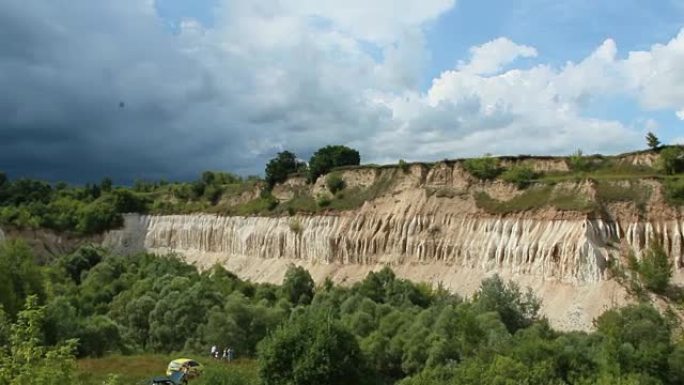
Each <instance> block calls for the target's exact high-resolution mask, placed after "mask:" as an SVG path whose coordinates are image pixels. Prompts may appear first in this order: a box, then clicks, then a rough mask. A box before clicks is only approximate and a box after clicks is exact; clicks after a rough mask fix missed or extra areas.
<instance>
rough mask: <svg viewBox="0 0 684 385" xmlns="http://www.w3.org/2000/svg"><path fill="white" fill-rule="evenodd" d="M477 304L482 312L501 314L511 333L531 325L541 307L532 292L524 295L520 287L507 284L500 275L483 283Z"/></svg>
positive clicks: (476, 298)
mask: <svg viewBox="0 0 684 385" xmlns="http://www.w3.org/2000/svg"><path fill="white" fill-rule="evenodd" d="M475 303H476V305H477V306H478V307H479V308H480V309H481V310H482V311H495V312H497V313H499V316H500V317H501V321H502V322H503V323H504V324H505V325H506V328H507V329H508V331H509V332H511V333H514V332H515V331H517V330H519V329H522V328H525V327H527V326H529V325H531V324H532V322H533V321H534V320H536V319H537V314H538V312H539V308H540V306H541V305H540V302H539V299H537V298H536V297H535V296H534V294H532V291H531V290H528V291H527V293H525V294H523V293H522V292H521V291H520V288H519V287H518V285H516V284H515V283H514V282H509V283H508V284H506V283H504V281H503V280H502V279H501V277H499V276H498V275H495V276H493V277H491V278H487V279H485V280H483V281H482V283H481V284H480V289H479V290H478V292H477V293H476V294H475Z"/></svg>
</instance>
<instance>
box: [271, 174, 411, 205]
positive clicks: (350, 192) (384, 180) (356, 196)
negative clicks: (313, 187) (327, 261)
mask: <svg viewBox="0 0 684 385" xmlns="http://www.w3.org/2000/svg"><path fill="white" fill-rule="evenodd" d="M397 172H398V171H396V170H395V171H394V172H392V173H389V174H386V175H383V176H381V177H379V178H378V179H376V181H375V182H374V183H373V184H372V185H370V186H368V187H366V188H362V187H351V188H345V189H344V190H342V191H339V192H338V193H337V194H335V195H334V196H332V198H331V199H329V202H326V204H325V205H321V204H320V203H322V200H321V199H319V200H317V199H315V198H314V197H313V196H312V195H311V194H308V193H300V194H298V195H296V196H295V197H294V198H292V199H291V200H289V201H287V202H284V203H282V204H280V205H279V206H278V208H277V209H276V210H275V211H274V213H276V214H282V213H285V212H287V213H289V214H294V213H318V212H321V211H326V210H335V211H346V210H354V209H357V208H359V207H361V206H363V204H364V203H365V202H367V201H371V200H373V199H376V198H379V197H380V196H382V195H383V194H385V193H386V192H387V191H389V190H390V189H391V188H392V186H393V185H394V183H395V182H396V178H395V177H396V175H395V174H396V173H397ZM399 172H400V171H399Z"/></svg>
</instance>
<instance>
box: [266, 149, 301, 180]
mask: <svg viewBox="0 0 684 385" xmlns="http://www.w3.org/2000/svg"><path fill="white" fill-rule="evenodd" d="M299 167H300V163H299V162H297V156H296V155H295V154H294V153H292V152H290V151H282V152H279V153H278V155H276V157H275V158H273V159H271V160H270V161H268V163H267V164H266V184H267V185H268V187H269V189H270V188H273V186H275V185H276V184H277V183H282V182H285V180H287V176H288V175H289V174H291V173H294V172H297V169H298V168H299Z"/></svg>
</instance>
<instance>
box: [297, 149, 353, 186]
mask: <svg viewBox="0 0 684 385" xmlns="http://www.w3.org/2000/svg"><path fill="white" fill-rule="evenodd" d="M359 163H361V156H360V155H359V152H358V151H356V150H354V149H352V148H349V147H347V146H342V145H335V146H325V147H323V148H321V149H319V150H318V151H316V152H315V153H314V154H313V156H311V160H310V161H309V182H311V183H313V182H315V181H316V179H317V178H318V177H319V176H321V175H323V174H326V173H327V172H328V171H330V170H332V169H333V168H335V167H342V166H356V165H358V164H359Z"/></svg>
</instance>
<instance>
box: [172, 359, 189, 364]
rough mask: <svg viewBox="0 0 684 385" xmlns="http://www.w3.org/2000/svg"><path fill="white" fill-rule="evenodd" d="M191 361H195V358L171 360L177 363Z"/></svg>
mask: <svg viewBox="0 0 684 385" xmlns="http://www.w3.org/2000/svg"><path fill="white" fill-rule="evenodd" d="M190 361H195V360H193V359H192V358H176V359H175V360H173V361H171V362H176V363H179V364H184V363H186V362H190Z"/></svg>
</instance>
